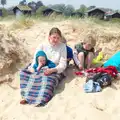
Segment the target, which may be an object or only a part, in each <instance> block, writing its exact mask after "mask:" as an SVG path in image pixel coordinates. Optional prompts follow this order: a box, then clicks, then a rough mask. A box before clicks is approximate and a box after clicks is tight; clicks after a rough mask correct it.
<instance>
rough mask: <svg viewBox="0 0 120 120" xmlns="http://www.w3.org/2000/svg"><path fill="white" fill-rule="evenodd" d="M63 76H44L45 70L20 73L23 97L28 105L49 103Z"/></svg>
mask: <svg viewBox="0 0 120 120" xmlns="http://www.w3.org/2000/svg"><path fill="white" fill-rule="evenodd" d="M60 80H61V76H60V75H59V74H56V73H54V74H51V75H49V76H46V75H44V70H40V72H35V73H30V72H28V71H27V69H24V70H21V71H20V89H21V96H22V97H23V98H24V99H25V100H26V101H27V102H28V104H41V105H45V104H46V103H48V102H49V101H50V100H51V98H52V97H53V95H54V90H55V88H56V87H57V85H58V83H59V81H60Z"/></svg>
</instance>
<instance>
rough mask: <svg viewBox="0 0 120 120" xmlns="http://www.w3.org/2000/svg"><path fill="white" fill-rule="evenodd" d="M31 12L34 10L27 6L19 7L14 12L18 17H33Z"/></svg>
mask: <svg viewBox="0 0 120 120" xmlns="http://www.w3.org/2000/svg"><path fill="white" fill-rule="evenodd" d="M31 11H32V9H31V8H30V7H28V6H27V5H18V6H16V7H14V8H13V12H14V14H15V15H16V16H21V15H31Z"/></svg>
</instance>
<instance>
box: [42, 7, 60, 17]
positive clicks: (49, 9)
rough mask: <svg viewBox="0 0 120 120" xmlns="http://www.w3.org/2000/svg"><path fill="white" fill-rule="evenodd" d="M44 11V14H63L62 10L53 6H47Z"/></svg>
mask: <svg viewBox="0 0 120 120" xmlns="http://www.w3.org/2000/svg"><path fill="white" fill-rule="evenodd" d="M42 13H43V15H44V16H48V15H51V14H53V13H55V14H57V15H60V14H62V12H61V11H59V10H56V9H53V8H46V9H45V10H43V11H42Z"/></svg>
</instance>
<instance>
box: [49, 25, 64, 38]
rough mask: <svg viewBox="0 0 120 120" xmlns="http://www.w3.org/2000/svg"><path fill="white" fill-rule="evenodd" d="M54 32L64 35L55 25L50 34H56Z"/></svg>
mask: <svg viewBox="0 0 120 120" xmlns="http://www.w3.org/2000/svg"><path fill="white" fill-rule="evenodd" d="M54 33H57V34H58V35H59V36H60V37H62V35H61V31H60V30H59V29H58V28H56V27H53V28H52V29H51V30H50V32H49V36H50V35H52V34H54Z"/></svg>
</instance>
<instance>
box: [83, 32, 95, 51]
mask: <svg viewBox="0 0 120 120" xmlns="http://www.w3.org/2000/svg"><path fill="white" fill-rule="evenodd" d="M83 43H84V48H85V49H86V50H90V49H92V48H94V47H95V45H96V39H95V38H94V37H93V36H92V35H91V34H88V35H87V36H86V37H85V39H84V42H83Z"/></svg>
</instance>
